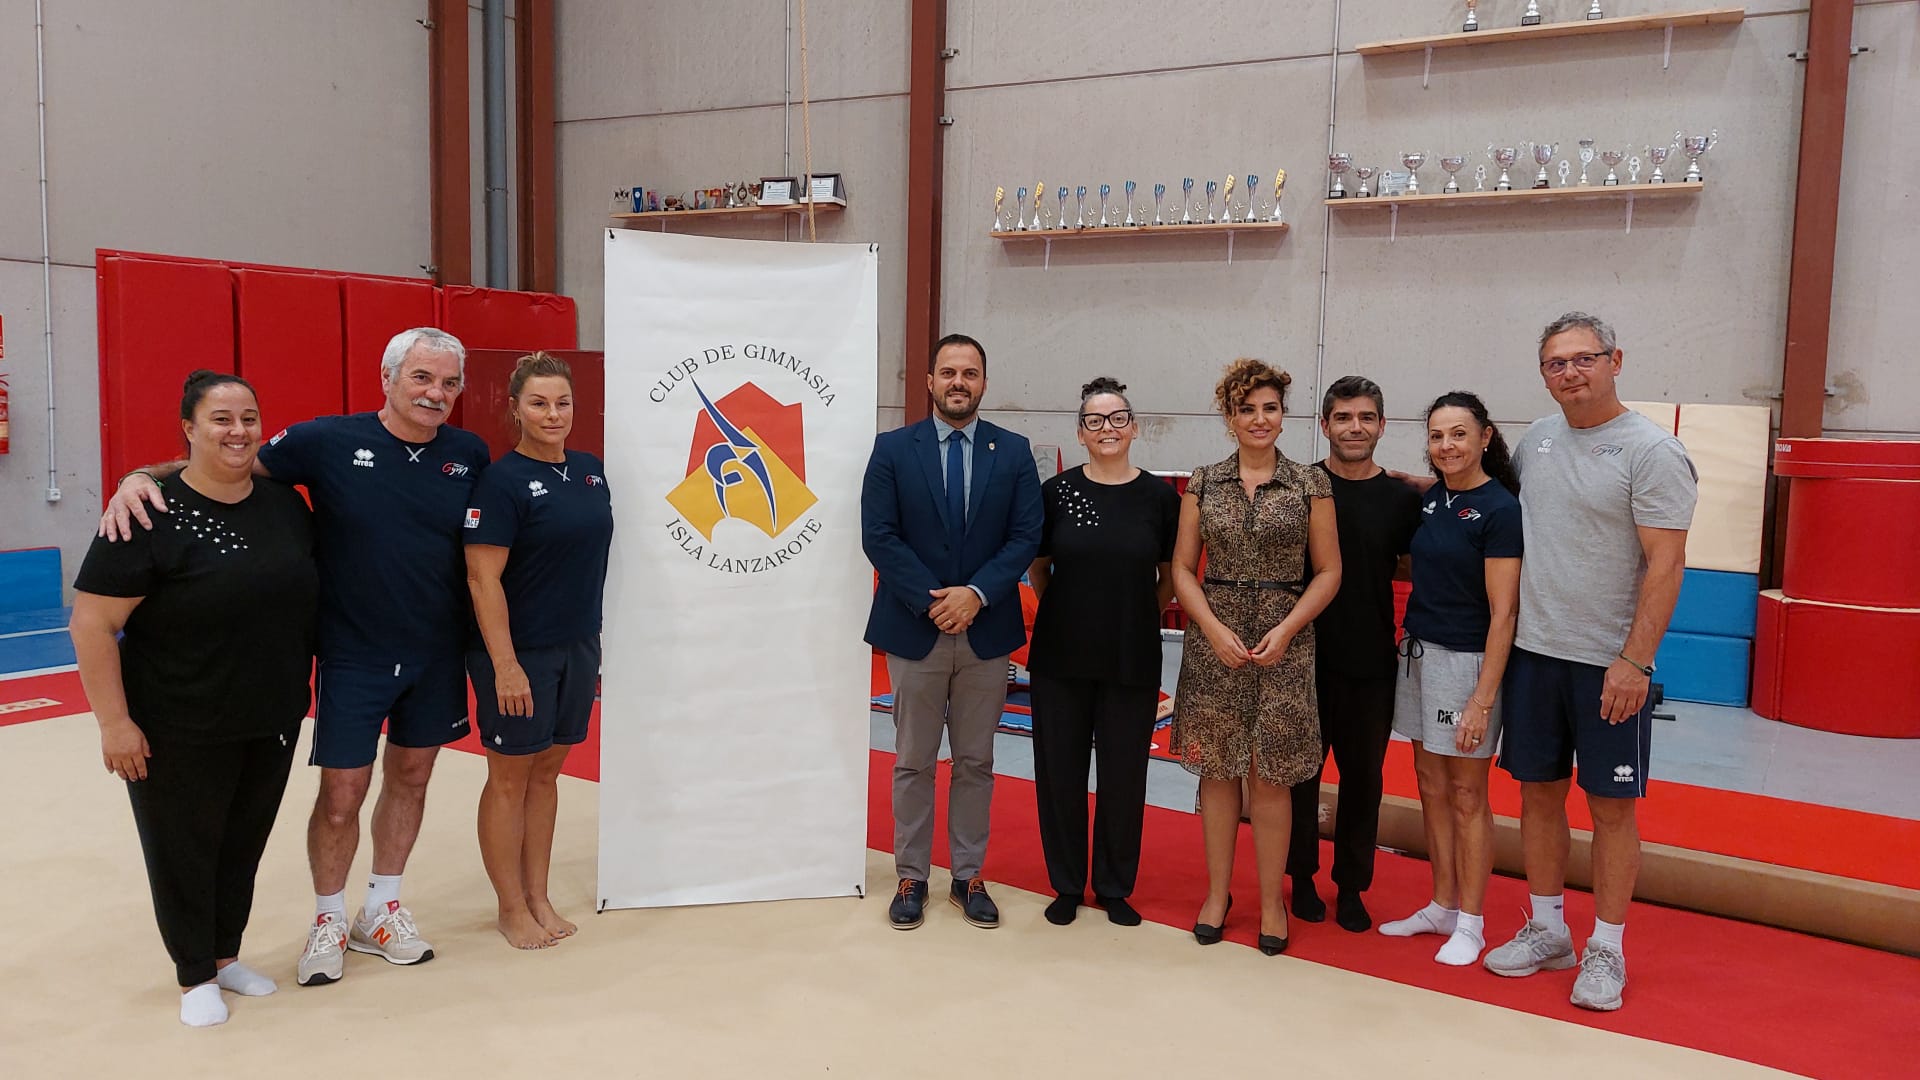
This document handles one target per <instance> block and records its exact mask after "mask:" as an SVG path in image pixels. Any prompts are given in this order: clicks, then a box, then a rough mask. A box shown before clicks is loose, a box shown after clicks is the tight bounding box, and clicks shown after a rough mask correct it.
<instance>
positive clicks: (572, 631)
mask: <svg viewBox="0 0 1920 1080" xmlns="http://www.w3.org/2000/svg"><path fill="white" fill-rule="evenodd" d="M466 526H467V527H466V530H465V531H466V541H467V543H469V544H490V545H493V546H495V547H503V548H510V549H511V550H510V551H509V552H508V553H507V568H506V570H505V571H504V572H502V573H501V575H500V587H501V589H502V590H504V591H505V592H506V594H507V624H508V626H509V627H510V628H511V629H512V632H513V644H514V647H515V648H517V649H538V648H544V647H546V646H550V645H566V644H570V643H572V642H575V641H581V640H584V639H587V638H591V637H594V636H596V635H597V634H599V633H600V609H601V605H600V594H601V592H602V591H603V590H604V589H605V588H606V584H607V549H608V548H610V547H612V545H613V497H612V495H611V493H610V492H608V490H607V476H606V468H605V467H604V466H602V465H601V464H600V459H599V458H596V457H594V456H593V455H592V454H587V453H582V452H581V451H578V450H569V451H567V460H566V464H564V465H558V464H555V463H553V462H551V461H538V460H535V459H533V458H530V457H528V456H526V455H525V454H522V453H520V452H519V451H517V450H510V451H508V452H507V453H505V454H502V455H501V456H500V460H498V461H496V462H494V463H493V465H492V466H491V467H489V468H488V469H487V474H486V475H485V476H484V477H482V478H481V479H480V483H478V484H476V485H475V486H474V490H473V502H472V504H471V505H470V506H469V507H468V509H467V518H466ZM477 638H478V635H476V640H475V642H474V645H475V647H476V648H478V647H480V646H479V642H478V640H477Z"/></svg>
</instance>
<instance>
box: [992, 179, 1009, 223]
mask: <svg viewBox="0 0 1920 1080" xmlns="http://www.w3.org/2000/svg"><path fill="white" fill-rule="evenodd" d="M1006 205H1007V189H1006V188H1004V187H995V188H994V189H993V231H994V232H1006V231H1007V212H1006V209H1005V207H1006Z"/></svg>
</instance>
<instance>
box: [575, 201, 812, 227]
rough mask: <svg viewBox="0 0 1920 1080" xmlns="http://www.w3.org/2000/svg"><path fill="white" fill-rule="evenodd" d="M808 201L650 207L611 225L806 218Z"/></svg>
mask: <svg viewBox="0 0 1920 1080" xmlns="http://www.w3.org/2000/svg"><path fill="white" fill-rule="evenodd" d="M813 208H814V210H815V211H816V212H818V213H822V214H837V213H839V212H840V211H842V210H845V209H846V207H844V206H842V205H840V204H839V203H830V202H822V203H814V204H813ZM806 212H807V204H806V203H788V204H786V205H782V206H723V207H718V208H715V209H711V210H648V211H646V212H645V213H640V214H614V215H612V216H611V217H612V224H613V227H614V228H616V229H645V228H650V227H651V226H653V225H654V224H655V223H658V224H659V226H660V227H661V228H662V229H665V228H666V227H667V222H669V221H680V220H683V219H684V220H692V219H695V218H715V217H781V216H791V217H804V216H805V215H806Z"/></svg>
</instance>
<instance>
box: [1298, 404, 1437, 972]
mask: <svg viewBox="0 0 1920 1080" xmlns="http://www.w3.org/2000/svg"><path fill="white" fill-rule="evenodd" d="M1385 415H1386V403H1385V399H1384V397H1383V395H1382V394H1381V392H1380V387H1379V386H1378V385H1376V384H1375V383H1374V382H1373V381H1372V380H1370V379H1367V378H1364V377H1362V376H1359V375H1348V376H1346V377H1345V378H1342V379H1338V380H1336V381H1335V382H1334V383H1333V385H1331V386H1329V387H1327V393H1326V396H1325V398H1323V399H1322V401H1321V403H1320V430H1321V431H1322V432H1324V433H1325V434H1326V436H1327V444H1328V446H1329V448H1330V449H1329V451H1328V454H1327V459H1326V460H1325V461H1323V462H1318V463H1316V464H1317V466H1318V467H1319V468H1321V469H1323V470H1325V471H1326V473H1327V475H1328V476H1329V477H1331V478H1332V483H1333V507H1334V517H1335V519H1336V520H1337V521H1338V522H1339V525H1340V565H1341V576H1340V591H1339V592H1338V593H1337V594H1335V596H1334V598H1333V603H1331V604H1329V605H1327V610H1326V611H1324V612H1322V613H1321V615H1320V617H1319V618H1318V619H1315V620H1314V624H1313V625H1314V633H1315V635H1316V636H1317V639H1318V644H1319V649H1318V652H1317V654H1316V657H1317V659H1316V663H1315V666H1316V669H1317V670H1316V673H1315V674H1316V681H1317V683H1318V687H1317V689H1318V693H1319V700H1320V739H1321V742H1322V744H1323V745H1324V746H1325V747H1326V748H1327V749H1331V750H1332V751H1333V759H1334V762H1335V764H1337V765H1338V766H1339V767H1340V800H1339V809H1338V812H1337V815H1336V817H1335V819H1334V828H1333V883H1334V887H1335V888H1336V889H1338V890H1339V892H1338V897H1337V899H1336V901H1335V909H1336V910H1335V913H1334V919H1335V921H1336V922H1338V923H1339V924H1340V925H1341V926H1342V927H1344V928H1345V929H1347V930H1351V931H1353V932H1354V933H1356V934H1357V933H1360V932H1362V931H1364V930H1366V929H1368V928H1369V927H1371V926H1372V925H1373V919H1372V917H1371V916H1370V915H1368V914H1367V907H1366V905H1365V904H1364V903H1362V902H1361V900H1360V894H1361V893H1363V892H1365V891H1366V890H1367V889H1368V888H1369V887H1370V886H1372V884H1373V851H1374V841H1375V840H1376V839H1377V837H1378V834H1379V831H1380V771H1381V767H1382V763H1383V762H1384V761H1385V760H1386V755H1387V743H1388V741H1389V740H1390V739H1391V738H1392V737H1393V686H1394V625H1393V578H1394V571H1395V569H1396V568H1397V567H1398V566H1399V562H1400V556H1401V555H1403V554H1405V553H1406V551H1407V549H1408V546H1409V545H1410V544H1411V543H1412V540H1413V532H1414V530H1415V529H1416V528H1418V527H1419V524H1420V496H1419V493H1418V492H1416V491H1415V490H1414V489H1413V488H1412V487H1410V486H1408V485H1407V484H1404V483H1402V482H1400V481H1399V480H1396V479H1395V478H1393V477H1392V476H1390V475H1389V474H1388V473H1387V471H1386V470H1385V469H1382V468H1381V467H1380V466H1379V465H1377V464H1375V463H1374V460H1373V450H1374V447H1375V446H1376V445H1378V444H1379V442H1380V435H1381V433H1382V432H1383V431H1384V430H1385V429H1386V419H1385ZM1319 810H1320V774H1319V772H1317V771H1316V772H1315V773H1314V775H1313V777H1312V779H1310V780H1306V781H1303V782H1302V783H1300V784H1299V785H1297V786H1295V787H1294V789H1293V843H1292V845H1291V846H1290V848H1289V850H1288V854H1287V873H1288V875H1290V876H1291V877H1292V878H1293V913H1294V914H1295V915H1297V916H1299V917H1300V918H1302V919H1305V920H1306V921H1308V922H1320V921H1321V920H1323V919H1325V918H1326V917H1327V905H1326V902H1325V901H1323V900H1321V899H1320V896H1319V894H1318V893H1316V892H1315V891H1314V887H1313V875H1314V874H1315V873H1316V872H1318V870H1319V869H1320V838H1319V821H1320V814H1319Z"/></svg>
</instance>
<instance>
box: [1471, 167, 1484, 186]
mask: <svg viewBox="0 0 1920 1080" xmlns="http://www.w3.org/2000/svg"><path fill="white" fill-rule="evenodd" d="M1473 190H1475V191H1485V190H1487V167H1486V166H1485V165H1475V166H1474V167H1473Z"/></svg>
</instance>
